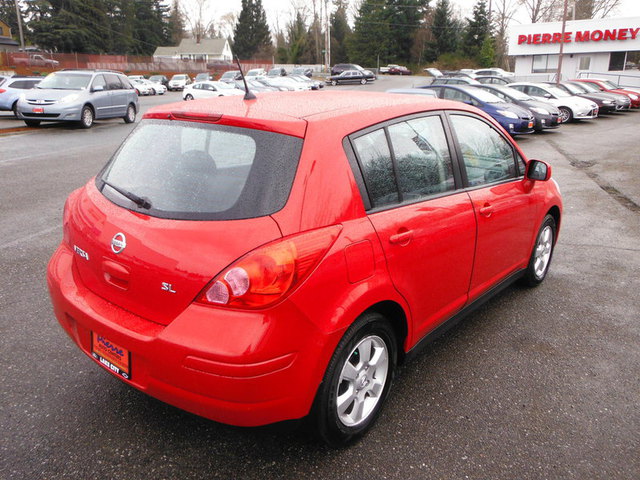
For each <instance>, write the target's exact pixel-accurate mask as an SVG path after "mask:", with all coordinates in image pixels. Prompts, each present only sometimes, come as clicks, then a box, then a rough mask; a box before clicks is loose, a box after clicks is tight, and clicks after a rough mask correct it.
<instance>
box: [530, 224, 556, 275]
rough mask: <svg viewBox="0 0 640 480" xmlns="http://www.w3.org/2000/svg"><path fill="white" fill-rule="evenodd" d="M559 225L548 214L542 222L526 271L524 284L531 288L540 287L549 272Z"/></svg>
mask: <svg viewBox="0 0 640 480" xmlns="http://www.w3.org/2000/svg"><path fill="white" fill-rule="evenodd" d="M556 232H557V225H556V220H555V218H553V216H551V215H549V214H547V216H545V217H544V220H543V221H542V225H541V226H540V230H539V231H538V235H537V236H536V243H535V244H534V246H533V251H532V252H531V258H530V259H529V264H528V265H527V269H526V271H525V274H524V277H523V278H522V283H523V284H525V285H526V286H529V287H536V286H538V285H540V284H541V283H542V282H543V281H544V279H545V277H546V276H547V272H548V271H549V265H551V258H552V257H553V247H554V246H555V241H556Z"/></svg>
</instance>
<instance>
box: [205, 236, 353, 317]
mask: <svg viewBox="0 0 640 480" xmlns="http://www.w3.org/2000/svg"><path fill="white" fill-rule="evenodd" d="M340 230H342V227H341V226H339V225H334V226H331V227H326V228H321V229H318V230H312V231H309V232H305V233H300V234H297V235H292V236H290V237H286V238H282V239H279V240H276V241H275V242H271V243H268V244H266V245H264V246H262V247H259V248H257V249H255V250H253V251H251V252H249V253H248V254H246V255H245V256H244V257H241V258H240V259H238V260H236V261H235V262H234V263H233V264H231V265H230V266H228V267H227V268H226V269H225V270H223V271H222V272H221V273H219V274H218V275H217V276H216V277H215V278H214V279H213V280H211V282H209V284H208V285H207V286H206V287H205V289H204V290H203V291H202V293H201V294H200V295H199V296H198V298H197V299H196V301H197V302H198V303H204V304H207V305H215V306H220V307H233V308H263V307H266V306H268V305H271V304H273V303H275V302H277V301H279V300H281V299H282V298H283V297H285V296H286V295H287V294H288V293H290V292H291V291H292V290H293V289H294V288H296V286H298V285H299V284H300V283H301V282H302V281H303V280H304V279H305V278H307V276H308V275H309V274H310V273H311V272H312V271H313V269H314V268H315V267H316V265H318V263H319V262H320V260H322V258H323V257H324V256H325V254H326V253H327V251H328V250H329V248H331V245H333V242H335V240H336V238H338V234H339V233H340Z"/></svg>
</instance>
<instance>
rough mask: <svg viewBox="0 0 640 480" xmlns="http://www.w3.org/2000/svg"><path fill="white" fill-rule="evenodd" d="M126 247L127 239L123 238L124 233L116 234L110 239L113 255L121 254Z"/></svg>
mask: <svg viewBox="0 0 640 480" xmlns="http://www.w3.org/2000/svg"><path fill="white" fill-rule="evenodd" d="M126 247H127V238H126V237H125V236H124V233H116V234H115V235H114V236H113V238H112V239H111V250H113V253H115V254H118V253H122V251H123V250H124V249H125V248H126Z"/></svg>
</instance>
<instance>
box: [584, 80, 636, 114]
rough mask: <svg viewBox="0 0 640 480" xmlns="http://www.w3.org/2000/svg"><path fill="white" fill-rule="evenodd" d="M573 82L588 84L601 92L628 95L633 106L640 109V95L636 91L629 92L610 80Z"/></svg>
mask: <svg viewBox="0 0 640 480" xmlns="http://www.w3.org/2000/svg"><path fill="white" fill-rule="evenodd" d="M571 81H572V82H583V83H588V84H590V85H593V86H594V87H596V88H597V89H598V90H600V91H601V92H611V93H620V94H622V95H626V96H627V97H629V99H630V100H631V106H632V107H633V108H640V93H638V92H637V91H635V90H627V89H625V88H624V87H620V86H618V85H616V84H615V83H613V82H611V81H609V80H601V79H597V78H576V79H574V80H571Z"/></svg>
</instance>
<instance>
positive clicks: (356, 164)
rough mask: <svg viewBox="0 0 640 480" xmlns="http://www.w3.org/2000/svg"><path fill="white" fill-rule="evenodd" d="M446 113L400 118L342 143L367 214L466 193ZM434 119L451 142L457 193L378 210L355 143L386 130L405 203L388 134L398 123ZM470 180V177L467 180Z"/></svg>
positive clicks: (441, 194) (445, 193)
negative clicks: (356, 140)
mask: <svg viewBox="0 0 640 480" xmlns="http://www.w3.org/2000/svg"><path fill="white" fill-rule="evenodd" d="M446 113H447V112H446V111H444V110H438V111H434V112H420V113H415V114H411V115H406V116H404V117H400V118H394V119H392V120H387V121H385V122H381V123H378V124H376V125H372V126H370V127H367V128H365V129H362V130H359V131H357V132H354V133H352V134H350V135H348V136H346V137H345V138H344V139H343V140H342V146H343V149H344V151H345V153H346V155H347V159H348V160H349V164H350V166H351V170H352V172H353V175H354V177H355V181H356V185H357V186H358V190H359V191H360V196H361V197H362V201H363V204H364V208H365V210H366V211H367V213H375V212H379V211H384V210H390V209H393V208H397V207H401V206H404V205H409V204H412V203H418V202H422V201H425V200H428V199H431V198H439V197H445V196H449V195H453V194H457V193H460V192H461V191H462V190H463V189H465V188H466V187H465V185H466V183H465V182H463V177H462V174H463V173H464V169H461V168H460V165H459V157H458V154H457V150H456V147H455V145H454V143H455V142H454V137H453V136H452V135H453V130H452V129H451V127H450V125H449V120H448V118H447V115H446ZM432 116H437V117H439V118H440V122H441V124H442V128H443V133H444V135H445V140H446V142H447V148H448V150H449V156H450V158H451V163H452V167H453V178H454V184H455V188H454V189H453V190H448V191H446V192H442V193H440V194H434V195H431V196H428V197H424V198H421V199H418V200H412V201H410V202H402V201H399V202H398V203H393V204H389V205H384V206H380V207H374V206H373V202H372V201H371V196H370V194H369V191H368V190H367V187H366V183H365V180H364V173H363V171H362V165H361V162H360V159H359V158H358V154H357V152H356V149H355V147H354V145H353V140H355V139H357V138H359V137H362V136H364V135H367V134H369V133H372V132H374V131H376V130H380V129H384V132H385V138H386V140H387V147H388V148H389V152H390V154H391V162H392V166H393V176H394V181H395V184H396V190H397V191H398V198H399V199H401V198H402V193H401V192H400V188H399V187H398V175H397V166H396V159H395V153H394V152H393V144H392V142H391V141H390V138H389V131H388V127H390V126H391V125H394V124H397V123H402V122H406V121H409V120H413V119H417V118H426V117H432ZM465 179H466V177H465Z"/></svg>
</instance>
